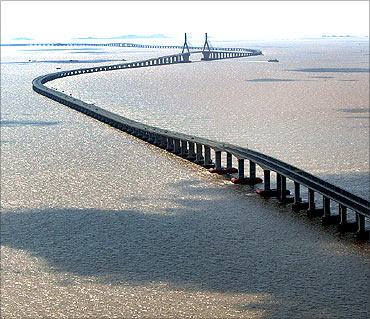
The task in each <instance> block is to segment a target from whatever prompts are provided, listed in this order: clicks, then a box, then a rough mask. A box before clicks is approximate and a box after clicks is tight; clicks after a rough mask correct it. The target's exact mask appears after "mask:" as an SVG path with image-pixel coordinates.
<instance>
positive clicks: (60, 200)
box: [1, 39, 370, 318]
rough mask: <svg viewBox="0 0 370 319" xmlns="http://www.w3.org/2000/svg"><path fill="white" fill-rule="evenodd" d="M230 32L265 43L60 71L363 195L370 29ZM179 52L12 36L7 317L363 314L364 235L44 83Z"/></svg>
mask: <svg viewBox="0 0 370 319" xmlns="http://www.w3.org/2000/svg"><path fill="white" fill-rule="evenodd" d="M222 45H224V44H220V46H222ZM229 45H230V46H238V45H244V46H248V47H253V48H257V49H262V51H263V52H264V54H265V55H264V56H260V57H249V58H239V59H232V60H222V61H213V62H207V63H205V62H199V60H200V56H194V57H193V60H194V63H190V64H182V65H170V66H161V67H152V68H141V69H132V70H121V71H111V72H100V73H94V74H88V75H87V74H86V75H82V76H74V77H69V78H64V79H60V80H56V81H53V82H50V83H49V84H48V85H49V86H51V87H54V88H57V89H58V90H60V91H65V92H68V93H69V94H72V95H73V96H75V97H77V98H81V99H82V100H84V101H87V102H91V103H95V104H96V105H99V106H102V107H105V108H107V109H109V110H111V111H114V112H117V113H119V114H122V115H124V116H127V117H129V118H132V119H135V120H140V121H143V122H145V123H148V124H152V125H156V126H159V127H162V128H168V129H171V130H176V131H181V132H184V133H190V134H194V135H198V136H202V137H207V138H212V139H216V140H223V141H227V142H230V143H233V144H237V145H241V146H246V147H250V148H253V149H256V150H258V151H261V152H264V153H266V154H268V155H271V156H274V157H277V158H279V159H282V160H284V161H287V162H289V163H291V164H293V165H295V166H298V167H299V168H302V169H304V170H307V171H309V172H311V173H314V174H317V175H319V176H320V177H323V178H324V179H326V180H328V181H330V182H332V183H334V184H336V185H338V186H340V187H343V188H345V189H347V190H349V191H351V192H354V193H356V194H357V195H359V196H362V197H364V198H368V196H369V177H368V176H369V175H368V174H369V73H368V68H369V49H368V40H361V39H345V40H334V39H326V40H324V39H322V40H321V39H320V40H317V41H311V40H305V41H298V40H297V41H280V42H274V43H267V42H262V43H253V44H232V45H231V44H229ZM56 49H57V50H56ZM172 52H174V51H171V50H147V49H127V48H125V49H123V48H121V49H120V48H109V47H100V48H99V47H96V48H93V49H92V48H84V47H81V48H75V47H71V48H63V49H62V48H53V47H49V48H48V47H45V48H40V47H19V48H4V47H2V65H1V86H2V93H1V111H2V114H1V123H2V127H1V153H2V154H1V155H2V156H1V204H2V217H1V245H2V246H1V279H2V280H1V316H2V317H3V318H27V317H31V318H45V317H56V318H66V317H67V318H87V317H89V318H91V317H99V318H100V317H101V318H104V317H106V318H127V317H130V318H143V317H144V318H145V317H146V318H155V317H158V318H163V317H174V318H180V317H194V318H225V317H231V318H233V317H234V318H287V317H292V318H368V317H369V314H370V313H369V298H368V296H369V293H370V290H369V275H370V272H369V261H370V248H369V243H361V242H357V241H355V240H353V239H352V238H351V235H348V234H347V235H340V234H338V233H337V232H336V230H335V228H334V227H329V228H326V227H324V226H321V224H320V223H319V221H318V220H315V219H314V220H309V219H308V218H306V217H305V216H304V214H295V213H292V212H291V210H290V208H289V207H285V206H280V205H279V204H278V203H277V202H276V201H275V200H273V199H271V200H263V199H262V198H260V197H259V196H257V195H256V194H255V189H256V188H257V187H248V186H246V187H243V186H242V187H240V186H236V185H232V184H231V183H230V182H229V181H228V180H227V179H225V178H222V177H218V176H213V175H211V174H209V173H208V172H207V171H206V170H204V169H202V168H200V167H199V166H196V165H194V164H192V163H189V162H187V161H185V160H182V159H180V158H177V157H175V156H173V155H172V154H168V153H166V152H165V151H162V150H159V149H157V148H155V147H153V146H151V145H148V144H146V143H145V142H142V141H140V140H137V139H135V138H133V137H131V136H128V135H126V134H124V133H122V132H119V131H117V130H115V129H113V128H111V127H109V126H106V125H104V124H102V123H100V122H98V121H95V120H93V119H90V118H88V117H86V116H85V115H83V114H80V113H78V112H76V111H73V110H71V109H69V108H67V107H65V106H63V105H60V104H58V103H56V102H54V101H52V100H49V99H47V98H45V97H42V96H40V95H38V94H37V93H35V92H33V91H32V87H31V82H32V79H33V78H35V77H36V76H38V75H41V74H46V73H51V72H54V71H56V68H61V69H72V68H78V67H81V66H91V65H102V64H113V63H119V61H121V60H122V59H126V60H138V59H141V58H149V57H153V56H160V55H166V54H169V53H172ZM269 58H278V59H279V61H280V62H279V63H268V62H266V61H267V60H268V59H269ZM29 60H31V61H30V62H29ZM235 164H236V163H235ZM318 200H319V199H318ZM334 206H335V204H334ZM333 209H334V210H335V209H336V208H335V207H333ZM351 218H353V215H352V216H351Z"/></svg>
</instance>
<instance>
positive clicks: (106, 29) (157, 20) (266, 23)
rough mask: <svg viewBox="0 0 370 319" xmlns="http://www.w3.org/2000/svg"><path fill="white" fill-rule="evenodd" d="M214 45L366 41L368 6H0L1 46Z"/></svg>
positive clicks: (263, 3) (228, 3)
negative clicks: (23, 42)
mask: <svg viewBox="0 0 370 319" xmlns="http://www.w3.org/2000/svg"><path fill="white" fill-rule="evenodd" d="M184 32H187V33H188V34H189V36H191V37H192V38H193V39H197V38H203V36H204V32H208V34H209V35H210V36H212V37H214V38H215V39H217V40H238V39H240V40H248V39H273V38H295V37H321V35H323V34H326V35H332V34H336V35H347V34H350V35H355V36H366V35H368V33H369V1H1V41H2V42H3V43H5V42H6V41H8V40H11V39H12V38H17V37H29V38H32V39H35V40H47V41H54V42H58V41H66V40H68V39H70V38H73V37H88V36H92V37H114V36H121V35H127V34H137V35H150V34H156V33H163V34H165V35H167V36H169V37H175V38H182V37H183V34H184Z"/></svg>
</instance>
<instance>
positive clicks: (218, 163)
mask: <svg viewBox="0 0 370 319" xmlns="http://www.w3.org/2000/svg"><path fill="white" fill-rule="evenodd" d="M215 157H216V167H215V169H217V170H220V169H222V166H221V151H217V150H215Z"/></svg>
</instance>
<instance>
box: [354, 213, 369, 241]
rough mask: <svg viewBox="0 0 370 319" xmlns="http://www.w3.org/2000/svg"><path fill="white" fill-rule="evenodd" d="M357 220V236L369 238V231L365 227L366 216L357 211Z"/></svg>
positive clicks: (364, 238)
mask: <svg viewBox="0 0 370 319" xmlns="http://www.w3.org/2000/svg"><path fill="white" fill-rule="evenodd" d="M356 220H357V226H358V228H357V233H356V237H357V238H358V239H363V240H368V239H369V237H370V236H369V231H368V230H366V229H365V216H364V215H361V214H359V213H356Z"/></svg>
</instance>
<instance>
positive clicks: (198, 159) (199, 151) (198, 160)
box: [195, 143, 204, 165]
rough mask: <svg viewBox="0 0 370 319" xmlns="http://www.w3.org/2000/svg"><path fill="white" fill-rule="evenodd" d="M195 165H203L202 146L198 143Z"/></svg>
mask: <svg viewBox="0 0 370 319" xmlns="http://www.w3.org/2000/svg"><path fill="white" fill-rule="evenodd" d="M195 163H196V164H199V165H203V164H204V157H203V145H202V144H200V143H197V145H196V154H195Z"/></svg>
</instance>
